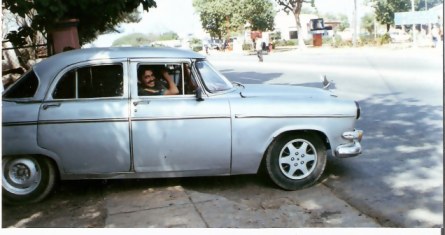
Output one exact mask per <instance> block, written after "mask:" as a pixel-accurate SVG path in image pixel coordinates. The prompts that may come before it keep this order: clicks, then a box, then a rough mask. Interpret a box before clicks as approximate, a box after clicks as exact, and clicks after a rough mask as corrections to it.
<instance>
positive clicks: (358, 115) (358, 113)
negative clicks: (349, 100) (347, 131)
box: [354, 101, 361, 119]
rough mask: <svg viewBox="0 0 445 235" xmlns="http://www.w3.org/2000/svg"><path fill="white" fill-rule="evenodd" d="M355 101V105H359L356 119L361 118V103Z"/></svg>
mask: <svg viewBox="0 0 445 235" xmlns="http://www.w3.org/2000/svg"><path fill="white" fill-rule="evenodd" d="M354 102H355V106H356V107H357V114H356V115H355V119H359V118H360V112H361V111H360V105H359V104H358V102H357V101H354Z"/></svg>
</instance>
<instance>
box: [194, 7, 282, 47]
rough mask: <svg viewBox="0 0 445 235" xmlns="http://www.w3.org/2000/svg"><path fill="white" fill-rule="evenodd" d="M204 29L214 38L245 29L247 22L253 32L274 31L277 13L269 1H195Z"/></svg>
mask: <svg viewBox="0 0 445 235" xmlns="http://www.w3.org/2000/svg"><path fill="white" fill-rule="evenodd" d="M193 6H194V8H195V9H196V11H197V12H198V13H199V15H200V17H201V24H202V27H203V28H204V29H205V30H206V31H207V32H208V33H209V34H210V36H211V37H214V38H219V39H221V38H224V37H227V36H229V34H230V32H235V31H238V30H241V29H243V27H244V25H245V24H246V22H249V23H250V24H251V27H252V29H253V30H260V31H266V30H272V29H273V27H274V17H275V12H274V11H273V6H272V3H271V2H270V1H269V0H193Z"/></svg>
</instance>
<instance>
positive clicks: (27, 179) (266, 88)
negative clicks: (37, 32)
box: [2, 48, 363, 203]
mask: <svg viewBox="0 0 445 235" xmlns="http://www.w3.org/2000/svg"><path fill="white" fill-rule="evenodd" d="M147 68H151V69H152V70H153V71H155V72H156V71H161V70H163V71H167V76H171V80H172V81H174V83H175V85H176V86H177V88H178V89H177V90H179V93H178V94H176V95H149V96H146V95H139V94H138V89H139V86H141V82H140V81H141V80H139V79H138V76H139V75H140V74H142V73H141V71H143V70H145V69H147ZM164 74H165V73H164ZM160 76H161V75H160V74H156V73H155V77H157V79H156V81H157V82H159V81H160V80H162V79H159V77H160ZM2 105H3V112H2V118H3V120H2V122H3V123H2V124H3V125H2V126H3V133H2V134H3V135H2V148H3V154H2V160H3V162H2V166H3V178H2V183H3V184H2V186H3V199H4V200H5V201H6V202H9V203H19V202H20V203H23V202H37V201H40V200H42V199H43V198H45V197H46V196H47V195H48V194H49V193H50V192H51V190H52V189H53V187H54V185H55V182H56V180H57V179H61V180H72V179H117V178H161V177H189V176H223V175H237V174H255V173H257V172H258V170H259V168H260V166H261V167H264V169H265V171H266V172H267V173H268V175H269V176H270V178H271V179H272V181H273V182H275V183H276V185H278V186H279V187H281V188H283V189H285V190H296V189H301V188H304V187H308V186H310V185H313V184H315V183H316V182H317V180H318V179H319V178H320V176H321V174H322V173H323V170H324V169H325V165H326V159H327V156H328V155H332V156H334V157H338V158H343V157H351V156H356V155H358V154H360V153H361V151H362V147H361V145H360V141H361V138H362V133H363V132H362V131H361V130H356V129H355V128H354V126H355V122H356V120H357V119H358V118H359V117H360V108H359V105H358V103H357V102H355V101H350V100H343V99H340V98H338V97H336V96H335V95H333V94H332V93H331V92H330V91H326V90H323V89H317V88H307V87H299V86H282V85H248V84H245V85H243V84H239V83H231V82H229V81H228V80H227V79H226V78H225V77H224V76H223V75H222V74H220V73H219V72H218V71H217V70H215V69H214V68H213V67H212V66H211V64H210V63H209V62H208V61H207V60H206V58H205V57H204V56H203V55H201V54H197V53H194V52H192V51H185V50H180V49H173V48H91V49H79V50H73V51H68V52H64V53H60V54H57V55H54V56H51V57H49V58H47V59H45V60H44V61H42V62H40V63H38V64H36V65H35V66H34V67H33V68H32V69H31V70H29V71H28V72H27V73H26V74H24V75H23V76H22V77H21V78H20V79H19V80H18V81H17V82H16V83H15V84H13V85H12V86H10V87H8V88H7V89H6V90H5V91H4V92H3V100H2Z"/></svg>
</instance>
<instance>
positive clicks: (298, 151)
mask: <svg viewBox="0 0 445 235" xmlns="http://www.w3.org/2000/svg"><path fill="white" fill-rule="evenodd" d="M326 159H327V154H326V146H325V144H324V143H323V141H322V140H321V139H320V137H319V136H318V135H316V134H313V133H308V132H301V133H298V134H294V135H284V136H281V137H279V138H277V139H276V140H275V141H274V142H273V143H272V145H271V146H270V148H269V149H268V151H267V154H266V171H267V173H268V175H269V177H270V178H271V180H272V181H273V182H274V183H275V184H276V185H278V186H279V187H281V188H283V189H285V190H297V189H303V188H306V187H309V186H311V185H313V184H315V183H316V182H317V181H318V179H319V178H320V177H321V175H322V174H323V171H324V169H325V166H326Z"/></svg>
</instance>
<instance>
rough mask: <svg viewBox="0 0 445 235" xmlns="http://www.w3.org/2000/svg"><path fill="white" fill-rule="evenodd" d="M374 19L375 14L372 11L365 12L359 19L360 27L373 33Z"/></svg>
mask: <svg viewBox="0 0 445 235" xmlns="http://www.w3.org/2000/svg"><path fill="white" fill-rule="evenodd" d="M374 19H375V16H374V14H372V13H367V14H365V15H364V16H363V17H362V19H361V21H362V22H361V25H362V27H363V28H364V29H365V30H366V32H368V33H369V34H372V33H375V32H374V26H375V25H374V24H375V22H374Z"/></svg>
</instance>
